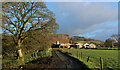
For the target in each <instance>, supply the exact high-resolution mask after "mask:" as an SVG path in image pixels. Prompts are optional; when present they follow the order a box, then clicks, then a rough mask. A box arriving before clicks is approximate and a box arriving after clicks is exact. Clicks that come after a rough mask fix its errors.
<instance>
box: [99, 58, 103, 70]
mask: <svg viewBox="0 0 120 70" xmlns="http://www.w3.org/2000/svg"><path fill="white" fill-rule="evenodd" d="M100 70H103V59H102V57H100Z"/></svg>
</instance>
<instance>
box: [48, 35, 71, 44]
mask: <svg viewBox="0 0 120 70" xmlns="http://www.w3.org/2000/svg"><path fill="white" fill-rule="evenodd" d="M50 37H51V38H52V40H51V42H52V43H56V41H59V42H60V43H69V39H70V37H69V35H67V34H52V35H51V36H50Z"/></svg>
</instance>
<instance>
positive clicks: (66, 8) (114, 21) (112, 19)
mask: <svg viewBox="0 0 120 70" xmlns="http://www.w3.org/2000/svg"><path fill="white" fill-rule="evenodd" d="M46 5H47V7H48V8H49V9H50V10H51V11H53V12H54V13H55V15H56V16H55V17H56V22H57V23H58V24H59V29H58V31H57V33H58V34H68V35H70V36H82V37H86V38H93V39H97V40H102V41H105V40H106V39H108V38H110V36H111V35H112V34H117V33H118V3H117V2H46Z"/></svg>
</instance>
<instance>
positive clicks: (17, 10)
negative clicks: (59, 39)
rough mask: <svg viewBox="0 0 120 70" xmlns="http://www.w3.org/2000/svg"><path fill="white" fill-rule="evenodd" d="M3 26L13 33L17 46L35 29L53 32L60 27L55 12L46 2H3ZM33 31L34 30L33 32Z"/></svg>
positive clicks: (5, 30) (6, 30)
mask: <svg viewBox="0 0 120 70" xmlns="http://www.w3.org/2000/svg"><path fill="white" fill-rule="evenodd" d="M2 28H3V29H4V32H7V33H8V34H11V35H12V37H13V40H14V42H15V43H16V45H17V48H20V44H21V43H22V42H23V40H24V39H26V38H28V37H29V35H30V34H31V33H32V32H33V31H37V32H40V33H43V34H46V33H47V34H48V33H53V32H55V31H56V29H57V28H58V24H57V23H56V19H55V14H54V13H53V12H52V11H50V10H49V9H48V8H47V7H46V5H45V3H44V2H3V3H2ZM31 31H32V32H31Z"/></svg>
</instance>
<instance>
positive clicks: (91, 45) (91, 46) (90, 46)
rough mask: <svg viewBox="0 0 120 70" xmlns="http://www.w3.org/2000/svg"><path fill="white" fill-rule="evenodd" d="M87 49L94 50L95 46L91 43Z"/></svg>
mask: <svg viewBox="0 0 120 70" xmlns="http://www.w3.org/2000/svg"><path fill="white" fill-rule="evenodd" d="M88 48H96V45H95V44H93V43H91V44H90V45H89V47H88Z"/></svg>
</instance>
